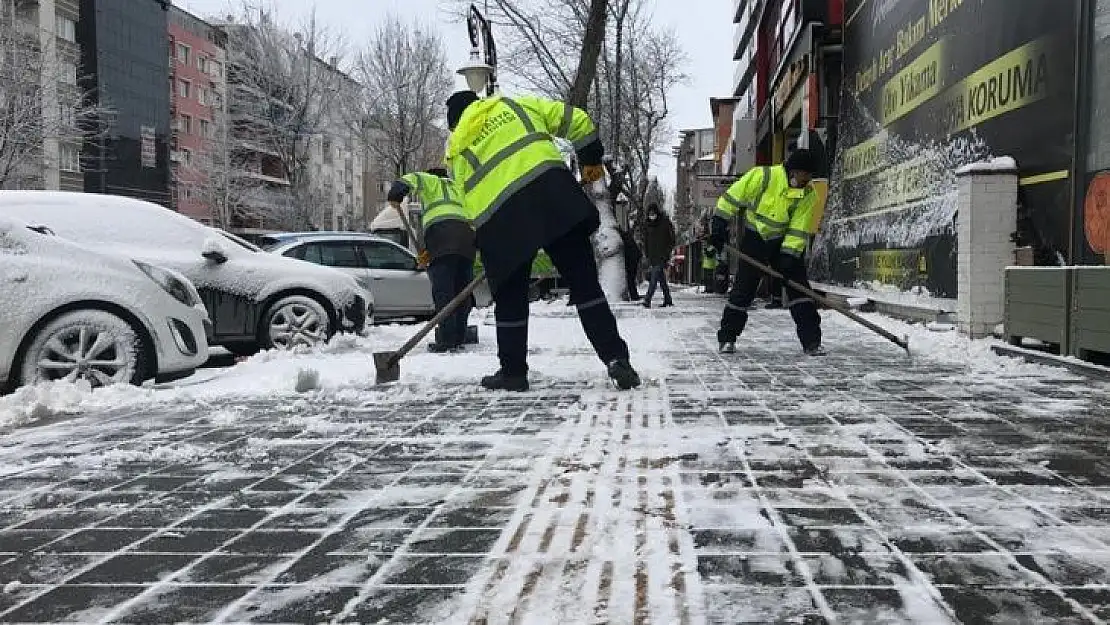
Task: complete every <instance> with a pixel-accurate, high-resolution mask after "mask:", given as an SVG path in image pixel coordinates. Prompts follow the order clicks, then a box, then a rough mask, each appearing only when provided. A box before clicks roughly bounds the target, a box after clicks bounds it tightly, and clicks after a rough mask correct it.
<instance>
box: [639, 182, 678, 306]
mask: <svg viewBox="0 0 1110 625" xmlns="http://www.w3.org/2000/svg"><path fill="white" fill-rule="evenodd" d="M674 244H675V235H674V224H673V223H671V218H670V217H668V216H666V215H664V214H663V212H662V211H661V210H659V205H658V204H649V205H648V208H647V233H646V234H645V235H644V248H645V250H644V253H645V255H646V256H647V260H648V263H649V267H650V269H649V271H650V272H651V275H650V277H649V281H648V289H647V294H646V295H644V304H643V306H644V308H651V298H652V297H653V296H654V295H655V288H656V287H657V286H660V287H662V289H663V307H664V308H666V307H667V306H674V301H673V300H671V287H670V285H669V284H667V263H669V262H670V260H671V254H673V253H674Z"/></svg>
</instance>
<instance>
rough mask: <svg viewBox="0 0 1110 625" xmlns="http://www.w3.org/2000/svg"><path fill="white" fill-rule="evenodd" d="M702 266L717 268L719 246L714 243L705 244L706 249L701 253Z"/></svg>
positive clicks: (703, 267) (704, 267)
mask: <svg viewBox="0 0 1110 625" xmlns="http://www.w3.org/2000/svg"><path fill="white" fill-rule="evenodd" d="M701 268H702V269H710V270H712V269H716V268H717V248H715V247H713V246H712V245H707V246H705V251H703V252H702V255H701Z"/></svg>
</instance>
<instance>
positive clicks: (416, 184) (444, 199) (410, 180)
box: [401, 172, 468, 232]
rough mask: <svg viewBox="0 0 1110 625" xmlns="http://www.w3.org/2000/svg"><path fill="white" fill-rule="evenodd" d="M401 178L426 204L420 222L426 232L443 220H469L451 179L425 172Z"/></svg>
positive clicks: (423, 203)
mask: <svg viewBox="0 0 1110 625" xmlns="http://www.w3.org/2000/svg"><path fill="white" fill-rule="evenodd" d="M401 180H402V181H403V182H404V183H405V184H407V185H408V186H409V188H410V189H411V190H413V191H415V192H416V196H417V197H418V198H419V199H420V203H421V204H422V205H423V206H424V211H423V213H422V215H421V218H420V224H421V225H422V226H423V227H424V231H425V232H427V230H428V228H429V227H431V226H432V225H433V224H436V223H439V222H441V221H446V220H449V219H457V220H460V221H468V220H467V218H466V209H464V208H463V204H462V199H461V197H460V194H459V191H458V189H456V188H455V185H454V183H453V182H451V181H450V180H444V179H443V178H440V177H439V176H435V175H432V174H426V173H423V172H414V173H411V174H405V175H404V176H401Z"/></svg>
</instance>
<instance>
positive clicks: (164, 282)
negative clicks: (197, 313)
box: [132, 260, 198, 307]
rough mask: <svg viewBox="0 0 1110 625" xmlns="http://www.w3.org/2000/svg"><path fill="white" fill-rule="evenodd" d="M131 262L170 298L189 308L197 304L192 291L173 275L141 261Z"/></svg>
mask: <svg viewBox="0 0 1110 625" xmlns="http://www.w3.org/2000/svg"><path fill="white" fill-rule="evenodd" d="M132 262H134V263H135V266H136V267H138V268H139V269H140V270H142V272H143V273H145V274H146V275H147V277H149V278H150V279H151V280H153V281H154V282H155V284H157V285H158V286H160V287H162V290H163V291H165V292H166V293H169V294H170V297H172V298H174V299H175V300H177V301H179V302H181V303H182V304H185V305H186V306H190V307H191V306H195V305H196V304H197V303H198V302H197V299H196V297H194V295H193V290H192V289H190V288H189V286H188V285H187V284H185V283H184V282H182V281H181V279H180V278H178V277H177V276H175V275H173V274H172V273H170V272H169V271H166V270H165V269H162V268H161V267H155V266H154V265H149V264H147V263H144V262H142V261H141V260H135V261H132Z"/></svg>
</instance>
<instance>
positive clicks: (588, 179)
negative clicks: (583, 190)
mask: <svg viewBox="0 0 1110 625" xmlns="http://www.w3.org/2000/svg"><path fill="white" fill-rule="evenodd" d="M604 177H605V166H604V165H583V166H582V182H584V183H586V184H593V183H595V182H597V181H598V180H601V179H602V178H604Z"/></svg>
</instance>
